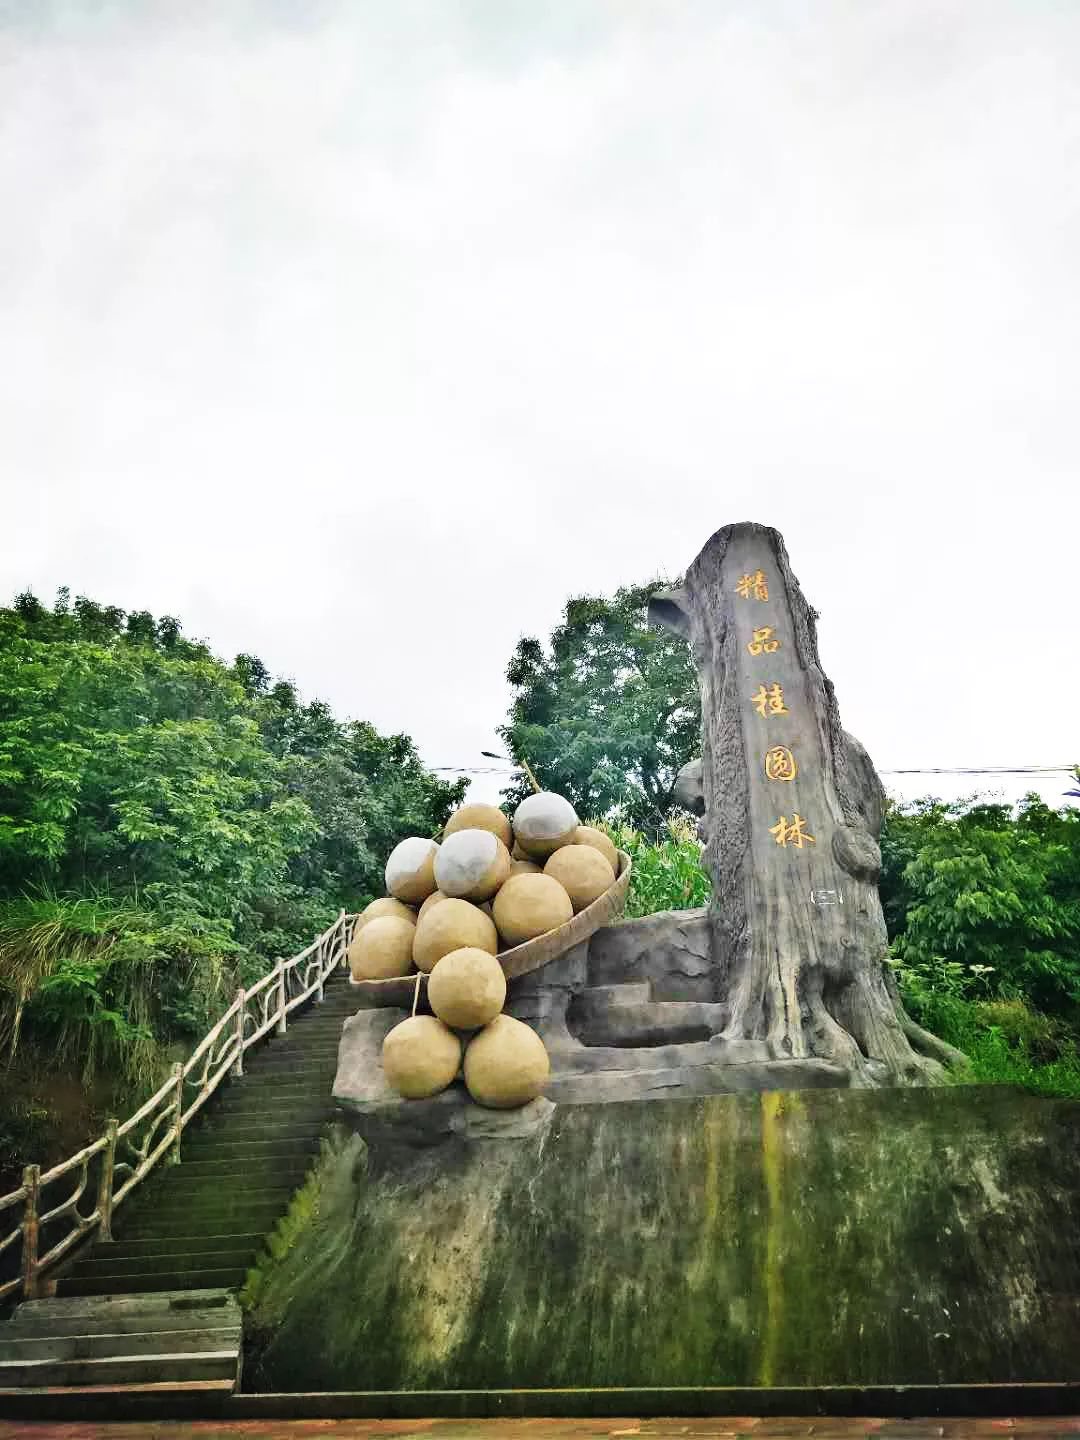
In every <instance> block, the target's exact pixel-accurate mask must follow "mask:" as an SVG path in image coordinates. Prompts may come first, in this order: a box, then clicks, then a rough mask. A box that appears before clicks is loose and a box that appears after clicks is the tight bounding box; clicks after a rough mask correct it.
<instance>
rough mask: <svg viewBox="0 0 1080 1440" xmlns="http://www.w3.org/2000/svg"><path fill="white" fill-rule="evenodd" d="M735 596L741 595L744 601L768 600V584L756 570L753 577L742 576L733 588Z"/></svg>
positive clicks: (763, 576) (762, 574) (761, 573)
mask: <svg viewBox="0 0 1080 1440" xmlns="http://www.w3.org/2000/svg"><path fill="white" fill-rule="evenodd" d="M735 593H736V595H741V596H742V598H743V599H744V600H768V598H769V582H768V581H767V580H766V579H765V575H764V573H763V572H762V571H761V570H758V571H757V572H756V573H755V574H753V575H743V576H741V577H740V579H739V583H738V584H737V585H736V586H735Z"/></svg>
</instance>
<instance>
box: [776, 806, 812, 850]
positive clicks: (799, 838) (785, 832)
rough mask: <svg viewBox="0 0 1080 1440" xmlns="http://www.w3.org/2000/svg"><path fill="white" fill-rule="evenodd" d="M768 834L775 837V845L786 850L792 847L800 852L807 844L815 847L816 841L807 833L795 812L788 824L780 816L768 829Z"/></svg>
mask: <svg viewBox="0 0 1080 1440" xmlns="http://www.w3.org/2000/svg"><path fill="white" fill-rule="evenodd" d="M769 834H770V835H775V836H776V843H777V844H778V845H783V847H784V849H785V850H786V849H787V847H788V845H789V844H791V845H794V846H795V849H796V850H801V849H802V848H803V846H804V845H805V844H807V843H809V844H811V845H816V844H817V841H816V840H815V839H814V837H813V835H810V834H808V833H807V829H806V821H805V820H804V819H803V818H802V816H801V815H800V814H799V812H798V811H797V810H796V812H795V814H794V815H793V816H792V819H791V822H790V824H789V823H788V818H787V816H786V815H781V816H780V819H779V820H778V821H777V822H776V824H775V825H772V826H770V827H769Z"/></svg>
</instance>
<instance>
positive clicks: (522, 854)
mask: <svg viewBox="0 0 1080 1440" xmlns="http://www.w3.org/2000/svg"><path fill="white" fill-rule="evenodd" d="M528 858H529V855H528V852H527V851H526V850H523V849H522V848H521V846H520V845H519V844H518V842H517V841H516V840H515V841H514V846H513V849H512V850H511V851H510V859H511V860H528Z"/></svg>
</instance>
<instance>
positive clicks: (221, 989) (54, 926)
mask: <svg viewBox="0 0 1080 1440" xmlns="http://www.w3.org/2000/svg"><path fill="white" fill-rule="evenodd" d="M237 952H238V947H237V946H235V945H234V944H233V943H232V942H231V940H230V939H229V937H228V935H227V933H224V932H222V931H221V930H220V929H217V928H215V927H214V926H213V925H211V924H209V923H208V922H206V921H205V920H204V919H202V917H200V916H198V915H197V914H193V913H191V912H190V911H185V910H184V909H183V908H182V907H179V908H178V911H177V912H170V913H167V912H165V911H164V910H159V909H157V908H155V907H153V906H150V905H143V904H137V903H133V902H117V901H113V900H110V899H109V897H108V896H105V895H97V896H91V897H68V896H58V895H52V894H46V893H42V894H38V895H34V896H23V897H20V898H18V899H13V900H6V901H2V902H0V1053H4V1054H5V1055H6V1058H7V1060H8V1063H9V1064H10V1063H11V1061H12V1060H14V1059H15V1057H16V1056H17V1055H18V1054H19V1051H20V1047H21V1046H25V1044H26V1043H27V1042H29V1044H30V1046H31V1048H35V1049H36V1050H37V1051H38V1053H39V1054H40V1055H41V1056H42V1057H48V1059H49V1061H50V1063H51V1064H53V1065H55V1063H56V1059H57V1058H58V1057H60V1058H62V1061H63V1064H64V1067H65V1068H66V1069H67V1070H69V1071H70V1072H71V1073H81V1075H82V1078H83V1080H84V1082H85V1083H86V1084H90V1083H91V1082H92V1081H93V1080H94V1079H95V1077H96V1076H97V1075H99V1074H101V1073H108V1074H112V1075H115V1076H116V1077H117V1078H118V1079H119V1080H120V1081H121V1083H122V1084H124V1085H125V1086H127V1087H128V1088H130V1089H131V1090H137V1089H139V1088H143V1087H146V1086H149V1085H152V1084H154V1083H155V1082H156V1081H157V1080H159V1079H160V1076H161V1074H162V1071H163V1069H164V1066H165V1062H166V1058H167V1051H168V1047H169V1046H170V1045H171V1044H172V1043H174V1042H176V1041H177V1040H182V1039H183V1038H184V1036H185V1035H187V1034H189V1033H190V1034H194V1033H197V1032H198V1031H199V1030H200V1029H201V1028H202V1027H203V1026H205V1024H206V1023H207V1022H208V1021H209V1020H210V1019H211V1018H212V1016H213V1014H214V1012H215V1010H216V1009H217V1008H220V1005H221V1004H222V1002H223V1001H224V999H225V997H226V996H227V995H228V994H229V993H230V992H231V989H232V988H233V986H234V983H235V980H236V977H237V973H238V967H239V966H240V964H241V963H242V960H243V957H242V955H240V954H238V953H237Z"/></svg>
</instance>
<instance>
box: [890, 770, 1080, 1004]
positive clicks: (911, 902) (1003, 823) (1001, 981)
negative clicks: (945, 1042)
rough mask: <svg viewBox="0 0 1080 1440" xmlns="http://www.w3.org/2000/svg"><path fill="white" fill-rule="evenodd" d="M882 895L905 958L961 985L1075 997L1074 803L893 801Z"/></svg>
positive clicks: (1079, 854) (1074, 1000) (935, 979)
mask: <svg viewBox="0 0 1080 1440" xmlns="http://www.w3.org/2000/svg"><path fill="white" fill-rule="evenodd" d="M882 856H883V862H884V863H883V873H882V896H883V900H884V903H885V909H886V919H887V922H888V924H889V927H890V932H891V934H892V935H893V937H894V940H893V950H894V953H895V955H896V956H897V957H898V959H899V961H900V963H901V966H902V968H907V969H908V970H910V971H912V972H913V973H914V974H915V975H917V976H918V977H920V980H921V983H923V984H924V985H925V984H929V985H930V986H931V987H932V986H934V985H935V984H937V985H938V986H939V988H942V989H948V988H951V989H954V990H956V991H957V993H959V994H964V993H967V994H995V995H998V996H1001V997H1003V998H1018V999H1022V1000H1025V1001H1028V1002H1030V1003H1031V1004H1033V1005H1035V1006H1036V1007H1037V1008H1039V1009H1041V1010H1044V1011H1047V1012H1049V1013H1054V1012H1056V1013H1059V1014H1060V1013H1068V1012H1071V1011H1072V1010H1073V1009H1074V1008H1075V1007H1078V1006H1080V810H1077V809H1074V808H1063V809H1060V810H1054V809H1051V808H1050V807H1049V806H1047V805H1045V804H1044V803H1043V801H1042V800H1040V799H1039V798H1038V796H1036V795H1029V796H1028V797H1027V798H1026V799H1025V800H1024V801H1022V802H1021V804H1020V805H1019V807H1018V808H1017V809H1016V810H1015V811H1014V810H1013V809H1012V807H1010V806H1007V805H997V804H985V803H976V802H973V801H967V802H959V803H954V804H942V803H941V802H937V801H923V802H920V803H919V804H917V805H915V806H912V807H907V808H899V807H892V808H890V810H889V812H888V814H887V816H886V820H885V826H884V833H883V837H882Z"/></svg>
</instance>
